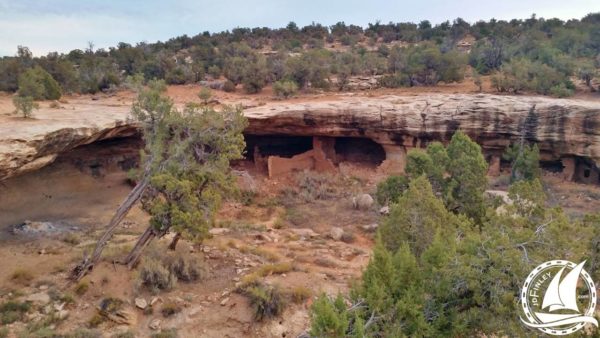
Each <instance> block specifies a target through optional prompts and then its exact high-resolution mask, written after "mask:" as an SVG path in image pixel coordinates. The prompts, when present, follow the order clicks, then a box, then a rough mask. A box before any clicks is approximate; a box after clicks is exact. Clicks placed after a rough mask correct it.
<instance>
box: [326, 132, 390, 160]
mask: <svg viewBox="0 0 600 338" xmlns="http://www.w3.org/2000/svg"><path fill="white" fill-rule="evenodd" d="M334 148H335V154H336V162H338V163H339V162H354V163H368V164H374V165H380V164H381V163H382V162H383V161H385V150H384V149H383V147H382V146H381V145H380V144H379V143H377V142H375V141H373V140H371V139H369V138H362V137H337V138H336V139H335V146H334Z"/></svg>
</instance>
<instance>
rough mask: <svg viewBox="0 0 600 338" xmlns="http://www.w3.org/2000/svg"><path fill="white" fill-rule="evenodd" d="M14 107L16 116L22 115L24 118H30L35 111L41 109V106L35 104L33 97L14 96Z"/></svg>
mask: <svg viewBox="0 0 600 338" xmlns="http://www.w3.org/2000/svg"><path fill="white" fill-rule="evenodd" d="M13 105H14V106H15V114H19V113H21V114H22V115H23V117H24V118H30V117H31V114H32V113H33V110H34V109H39V108H40V106H39V105H38V104H37V103H35V102H33V98H32V97H31V96H18V95H16V96H13Z"/></svg>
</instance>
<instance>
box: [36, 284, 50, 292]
mask: <svg viewBox="0 0 600 338" xmlns="http://www.w3.org/2000/svg"><path fill="white" fill-rule="evenodd" d="M38 289H40V290H42V291H44V290H48V285H40V286H39V287H38Z"/></svg>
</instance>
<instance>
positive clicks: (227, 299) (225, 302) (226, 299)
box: [221, 297, 229, 306]
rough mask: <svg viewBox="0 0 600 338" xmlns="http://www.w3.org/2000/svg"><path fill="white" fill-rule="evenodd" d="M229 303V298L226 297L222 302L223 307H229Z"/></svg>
mask: <svg viewBox="0 0 600 338" xmlns="http://www.w3.org/2000/svg"><path fill="white" fill-rule="evenodd" d="M227 302H229V297H226V298H224V299H223V300H222V301H221V306H225V305H227Z"/></svg>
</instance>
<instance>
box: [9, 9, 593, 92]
mask: <svg viewBox="0 0 600 338" xmlns="http://www.w3.org/2000/svg"><path fill="white" fill-rule="evenodd" d="M333 46H335V48H332V47H333ZM465 48H466V49H470V53H466V52H465ZM467 65H470V66H471V67H472V68H473V69H474V76H473V79H474V81H475V82H477V83H479V86H480V83H481V79H480V78H479V76H480V75H491V76H492V84H493V86H494V88H495V89H496V90H498V91H500V92H512V93H520V92H522V91H529V92H536V93H539V94H543V95H554V96H559V97H562V96H569V95H571V94H572V93H573V90H574V89H575V86H574V83H573V82H572V79H573V78H575V77H576V78H579V79H581V81H582V83H585V85H587V86H588V87H589V88H590V90H592V91H595V90H597V89H596V88H595V87H594V83H595V82H594V80H595V79H596V77H597V74H598V68H599V67H600V13H591V14H588V15H587V16H585V17H583V18H582V19H581V20H569V21H562V20H560V19H544V18H537V17H536V16H535V15H532V16H531V17H530V18H528V19H525V20H518V19H513V20H510V21H505V20H495V19H492V20H489V21H477V22H475V23H473V24H470V23H468V22H466V21H465V20H463V19H461V18H457V19H455V20H454V21H453V22H449V21H445V22H443V23H440V24H438V25H432V24H431V23H430V22H429V21H427V20H424V21H421V22H419V23H418V24H417V23H412V22H399V23H392V22H390V23H388V24H382V23H380V22H376V23H374V24H369V25H368V26H367V27H365V28H363V27H360V26H356V25H347V24H345V23H344V22H338V23H336V24H335V25H332V26H329V27H327V26H324V25H321V24H318V23H313V24H311V25H308V26H305V27H302V28H300V27H298V26H297V25H296V24H295V23H293V22H290V23H289V24H288V25H287V26H286V27H285V28H278V29H270V28H265V27H256V28H235V29H233V30H231V31H224V32H220V33H213V34H211V33H209V32H203V33H200V34H198V35H195V36H191V37H190V36H187V35H182V36H179V37H176V38H172V39H170V40H168V41H165V42H160V41H159V42H156V43H146V42H142V43H138V44H136V45H131V44H128V43H124V42H121V43H119V44H118V45H117V46H115V47H110V48H108V49H97V50H94V46H93V44H91V43H90V45H89V47H88V48H87V49H85V50H80V49H75V50H72V51H70V52H69V53H65V54H61V53H56V52H53V53H49V54H47V55H46V56H41V57H33V55H32V53H31V51H30V50H29V49H28V48H27V47H24V46H19V47H18V50H17V54H16V55H15V56H10V57H3V58H1V59H0V91H8V92H15V91H19V95H21V96H31V97H33V98H34V99H56V98H57V97H60V94H61V92H65V93H92V94H93V93H97V92H100V91H111V90H115V89H117V88H119V87H120V86H122V85H123V84H124V83H125V82H126V79H127V77H128V76H135V75H138V74H140V75H141V76H142V77H143V79H144V80H145V81H149V80H152V79H163V80H165V82H166V83H167V84H184V83H196V82H200V81H202V80H204V79H218V78H220V77H222V76H224V77H225V78H226V79H227V81H226V82H225V83H224V84H221V85H219V86H220V88H222V89H225V90H228V91H233V90H235V87H236V85H240V84H241V85H242V86H243V87H244V89H245V91H246V92H248V93H257V92H259V91H261V89H262V88H263V87H264V86H265V85H267V84H272V83H277V84H278V85H277V87H278V93H281V94H280V95H282V96H284V97H286V96H289V95H291V94H293V93H294V92H295V91H296V87H297V88H299V89H303V90H306V89H309V88H319V89H332V88H336V89H339V90H344V89H345V88H346V87H347V85H348V80H349V78H350V77H351V76H358V75H362V76H378V78H379V85H381V86H384V87H403V86H432V85H436V84H437V83H438V82H440V81H441V82H456V81H462V80H463V78H464V76H465V73H466V69H465V67H466V66H467ZM31 79H33V80H36V79H37V81H33V82H36V83H43V84H44V85H45V90H44V91H40V88H39V86H38V87H37V88H36V86H33V88H32V86H31V85H30V84H31V83H32V81H31ZM283 84H285V86H282V85H283Z"/></svg>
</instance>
